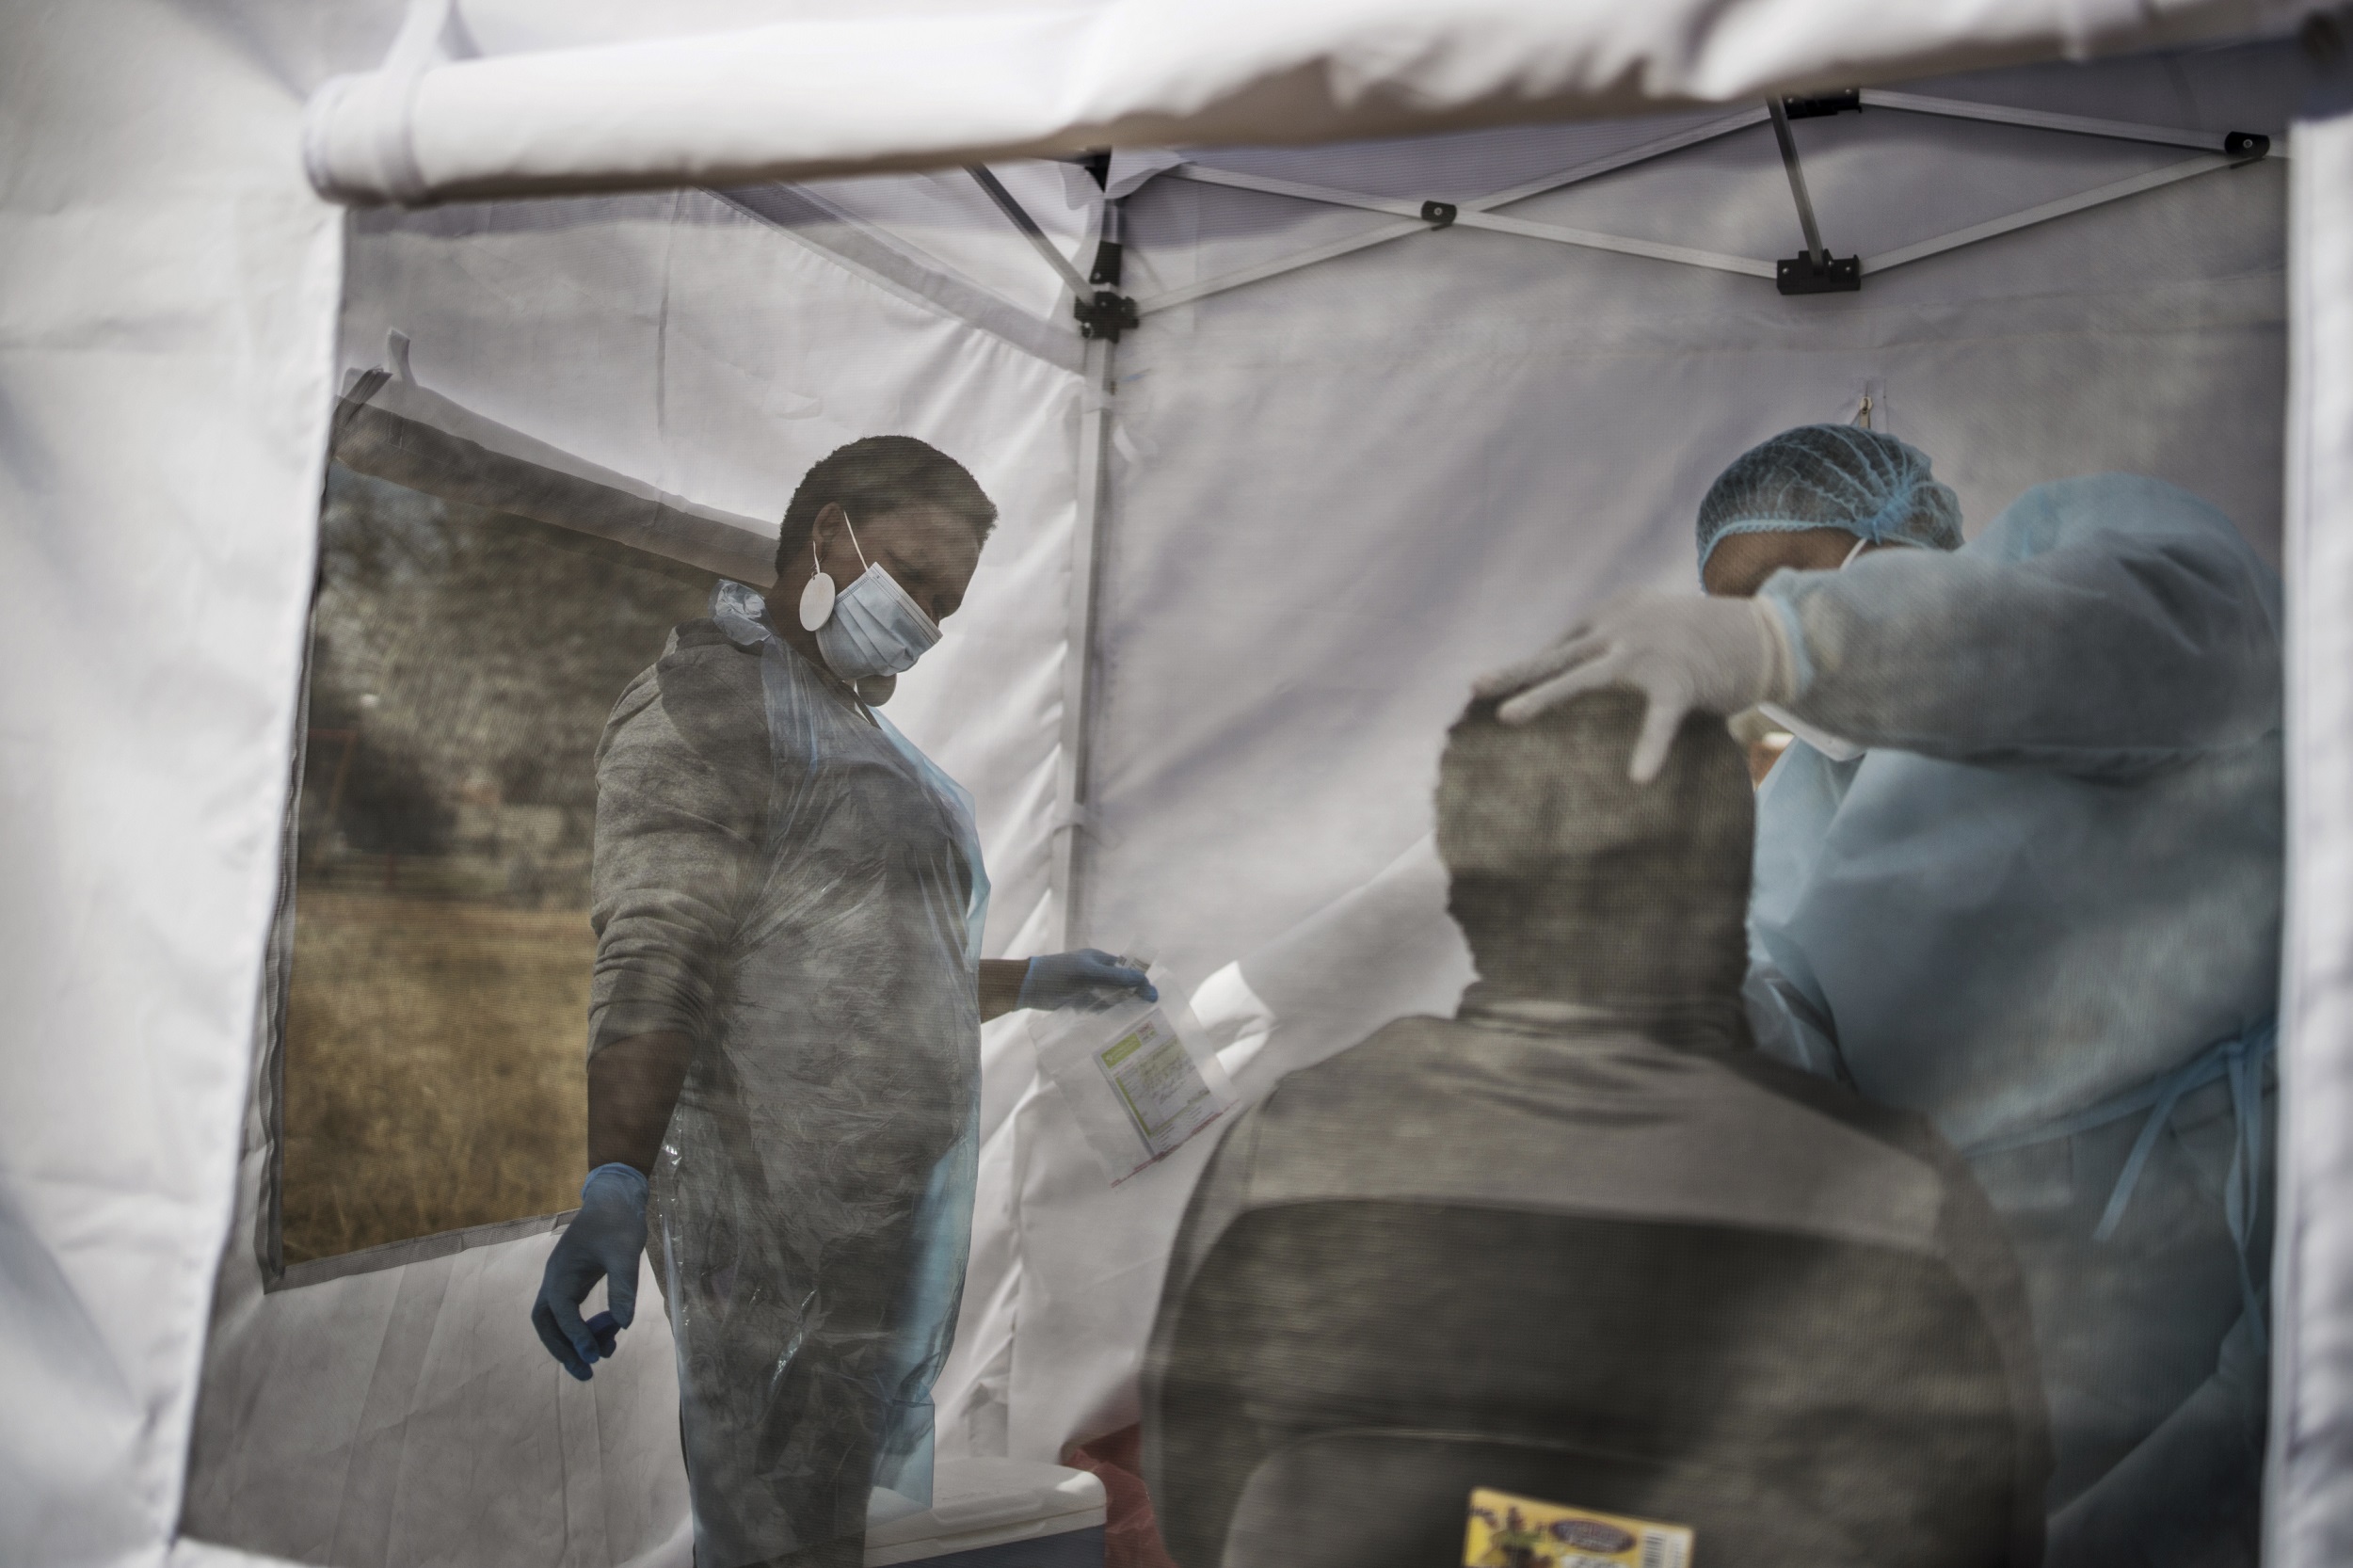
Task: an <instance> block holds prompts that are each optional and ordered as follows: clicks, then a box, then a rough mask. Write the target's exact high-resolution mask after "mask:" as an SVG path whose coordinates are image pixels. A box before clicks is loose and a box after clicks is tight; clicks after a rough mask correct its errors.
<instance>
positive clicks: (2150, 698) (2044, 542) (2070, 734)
mask: <svg viewBox="0 0 2353 1568" xmlns="http://www.w3.org/2000/svg"><path fill="white" fill-rule="evenodd" d="M1699 547H1700V558H1701V573H1702V580H1703V583H1704V585H1705V588H1706V590H1707V593H1708V595H1709V596H1710V597H1706V598H1692V597H1688V596H1668V595H1658V594H1637V595H1628V596H1625V597H1624V598H1622V599H1620V600H1616V601H1614V602H1612V603H1611V604H1609V605H1608V606H1607V607H1605V608H1603V609H1602V610H1601V611H1599V612H1598V613H1597V614H1595V615H1593V616H1592V617H1591V618H1590V619H1588V620H1587V621H1585V622H1584V623H1583V624H1582V625H1581V626H1579V627H1577V629H1575V630H1574V631H1573V632H1571V633H1570V634H1569V636H1567V637H1566V638H1564V639H1563V640H1562V642H1561V643H1560V644H1559V645H1557V646H1556V647H1555V648H1552V649H1550V650H1548V651H1547V652H1545V654H1543V655H1540V656H1538V657H1536V658H1534V659H1531V660H1529V661H1527V662H1526V663H1524V664H1519V665H1515V666H1513V667H1512V668H1510V669H1507V670H1502V671H1497V673H1496V674H1494V675H1492V676H1490V677H1488V678H1487V679H1486V680H1484V681H1482V683H1481V685H1482V689H1483V690H1485V691H1487V692H1489V693H1490V694H1494V693H1500V692H1507V691H1516V692H1518V693H1519V695H1518V696H1515V697H1514V698H1513V700H1512V701H1511V702H1510V703H1508V704H1507V705H1506V706H1505V707H1504V709H1503V714H1504V716H1505V717H1506V718H1507V719H1512V718H1518V719H1522V720H1524V719H1525V718H1527V717H1528V716H1530V715H1532V714H1534V713H1536V712H1542V711H1543V710H1545V708H1547V707H1549V706H1551V705H1553V704H1555V703H1558V702H1561V701H1563V700H1565V699H1566V698H1567V697H1569V696H1574V695H1575V694H1577V693H1578V692H1581V691H1585V690H1589V689H1592V688H1594V687H1598V686H1607V685H1632V686H1635V687H1638V688H1640V689H1641V690H1643V691H1644V692H1646V693H1647V694H1648V696H1649V699H1650V701H1649V724H1648V727H1647V728H1646V730H1645V732H1644V735H1643V738H1642V740H1641V743H1640V744H1638V746H1637V748H1636V751H1635V754H1634V757H1633V759H1632V761H1631V766H1632V771H1633V772H1634V774H1635V776H1637V777H1638V778H1641V777H1647V776H1651V775H1654V774H1656V772H1657V768H1658V766H1659V762H1660V760H1661V759H1662V758H1663V756H1664V754H1665V749H1666V744H1667V742H1668V741H1669V740H1670V739H1672V737H1673V733H1674V726H1675V723H1676V722H1677V720H1678V719H1679V718H1680V717H1681V716H1682V715H1683V714H1684V713H1685V712H1689V711H1690V710H1691V709H1694V708H1697V709H1701V710H1705V711H1709V712H1718V713H1723V714H1727V715H1730V714H1734V713H1738V712H1742V711H1744V710H1746V709H1748V708H1750V707H1751V706H1752V705H1757V704H1763V705H1765V707H1766V711H1767V712H1769V713H1770V714H1773V715H1775V716H1777V717H1778V718H1779V719H1780V720H1781V722H1782V723H1783V725H1784V726H1785V728H1787V729H1789V730H1790V731H1792V732H1793V733H1794V734H1795V735H1796V736H1797V737H1798V738H1797V740H1796V741H1795V742H1794V743H1793V744H1791V745H1790V746H1789V748H1788V750H1787V751H1786V752H1785V754H1784V755H1783V757H1782V758H1781V760H1779V762H1777V763H1776V764H1775V765H1774V767H1773V769H1772V772H1771V774H1770V775H1769V776H1768V777H1767V778H1766V780H1765V782H1764V784H1763V786H1762V789H1761V791H1760V792H1759V794H1758V797H1757V839H1756V863H1755V877H1754V888H1753V895H1752V903H1751V910H1750V956H1751V966H1752V967H1751V971H1750V975H1749V982H1748V987H1747V999H1748V1002H1749V1011H1750V1015H1751V1021H1752V1027H1753V1032H1754V1033H1755V1035H1756V1037H1757V1043H1758V1045H1759V1046H1760V1047H1761V1048H1764V1049H1766V1050H1768V1051H1769V1052H1772V1053H1773V1054H1776V1055H1779V1056H1782V1057H1784V1058H1785V1059H1786V1060H1788V1061H1790V1062H1792V1063H1795V1064H1800V1065H1802V1066H1805V1067H1808V1068H1811V1069H1812V1070H1814V1071H1816V1072H1818V1073H1821V1074H1824V1075H1826V1076H1830V1077H1834V1078H1837V1079H1840V1080H1844V1081H1846V1082H1849V1083H1850V1084H1851V1085H1853V1086H1854V1087H1855V1088H1856V1089H1857V1090H1859V1091H1860V1092H1861V1093H1862V1094H1864V1095H1865V1096H1869V1097H1871V1098H1873V1099H1877V1100H1880V1101H1881V1102H1883V1103H1886V1104H1889V1105H1895V1106H1900V1107H1903V1108H1906V1109H1909V1110H1913V1111H1917V1112H1924V1113H1926V1114H1927V1115H1929V1117H1930V1118H1932V1119H1933V1120H1934V1122H1935V1123H1936V1125H1937V1126H1938V1128H1941V1129H1942V1130H1943V1132H1944V1133H1945V1136H1946V1137H1947V1138H1949V1139H1950V1140H1951V1141H1952V1142H1953V1143H1954V1144H1957V1145H1958V1146H1959V1147H1960V1148H1961V1151H1962V1152H1963V1154H1964V1155H1965V1156H1966V1157H1967V1158H1968V1160H1969V1161H1970V1164H1971V1166H1972V1168H1973V1169H1974V1171H1975V1172H1976V1174H1977V1178H1978V1180H1979V1182H1980V1183H1981V1184H1982V1185H1983V1187H1984V1189H1985V1191H1986V1192H1987V1194H1988V1196H1989V1197H1991V1198H1992V1200H1993V1204H1994V1206H1995V1208H1997V1210H1998V1211H1999V1212H2000V1213H2001V1215H2002V1217H2003V1220H2004V1222H2005V1226H2006V1228H2007V1230H2008V1233H2009V1240H2010V1243H2011V1245H2012V1247H2013V1249H2014V1250H2015V1252H2016V1254H2017V1256H2018V1260H2019V1263H2020V1266H2021V1270H2022V1272H2023V1273H2024V1275H2025V1281H2026V1286H2027V1293H2028V1300H2029V1305H2030V1308H2031V1311H2032V1315H2033V1319H2034V1325H2035V1336H2036V1342H2037V1351H2038V1353H2039V1355H2040V1357H2041V1365H2042V1371H2043V1376H2044V1380H2045V1384H2046V1388H2047V1393H2048V1397H2049V1404H2050V1412H2051V1426H2052V1436H2053V1441H2054V1446H2055V1448H2056V1449H2057V1472H2056V1475H2055V1477H2054V1480H2053V1481H2052V1485H2051V1489H2050V1494H2049V1509H2050V1531H2049V1555H2048V1559H2047V1560H2048V1561H2049V1562H2050V1563H2052V1564H2053V1565H2055V1568H2079V1565H2099V1568H2106V1565H2109V1564H2124V1563H2131V1564H2144V1563H2146V1564H2177V1563H2178V1564H2185V1565H2186V1564H2197V1565H2201V1568H2202V1565H2204V1564H2217V1563H2249V1564H2251V1563H2253V1562H2254V1561H2255V1560H2256V1551H2257V1531H2258V1517H2259V1496H2260V1490H2261V1485H2260V1482H2261V1475H2262V1464H2263V1450H2264V1438H2265V1371H2266V1365H2267V1347H2266V1342H2265V1292H2264V1284H2265V1277H2266V1273H2267V1269H2268V1256H2267V1254H2268V1250H2269V1240H2270V1226H2271V1210H2270V1197H2271V1161H2270V1159H2269V1154H2268V1151H2269V1149H2270V1147H2271V1132H2272V1128H2273V1126H2274V1125H2275V1124H2274V1116H2275V1111H2276V1099H2275V1095H2276V1091H2275V1088H2274V1084H2275V1081H2276V1080H2275V1076H2274V1072H2273V1063H2272V1057H2273V1045H2274V1039H2275V1009H2276V1005H2277V997H2278V987H2279V944H2280V909H2281V862H2282V853H2283V825H2282V801H2281V634H2280V584H2279V580H2278V578H2277V576H2276V575H2275V574H2274V573H2273V572H2272V571H2271V570H2270V569H2269V568H2266V567H2265V565H2264V564H2263V562H2262V561H2261V560H2260V559H2258V558H2257V557H2256V555H2255V554H2254V552H2252V551H2251V550H2250V549H2249V547H2248V545H2247V543H2246V541H2245V540H2244V539H2243V538H2241V537H2240V536H2239V534H2238V532H2237V530H2236V529H2234V528H2233V526H2232V524H2231V521H2230V520H2229V519H2227V518H2226V517H2224V516H2223V515H2222V514H2221V513H2220V512H2218V511H2217V510H2216V509H2215V508H2214V507H2212V506H2210V505H2208V504H2206V503H2205V502H2203V501H2201V500H2200V499H2198V498H2197V497H2196V496H2194V495H2192V494H2190V493H2188V492H2187V491H2185V490H2183V489H2181V488H2177V487H2175V486H2172V485H2169V484H2165V483H2162V482H2160V481H2158V480H2155V479H2149V478H2143V477H2139V476H2136V475H2132V474H2122V473H2110V474H2103V475H2100V476H2097V477H2094V478H2085V479H2072V480H2067V481H2064V482H2061V483H2057V484H2049V485H2042V486H2039V487H2037V488H2034V489H2030V490H2028V491H2027V492H2026V493H2025V494H2024V495H2022V496H2020V497H2019V498H2018V499H2017V500H2016V501H2015V502H2013V503H2012V504H2010V506H2009V508H2008V509H2007V510H2006V511H2004V512H2003V513H2002V514H2001V515H2000V516H1999V517H1998V518H1996V519H1994V520H1993V522H1992V523H1990V524H1989V525H1988V526H1987V527H1986V528H1985V530H1984V531H1983V533H1982V534H1980V535H1979V536H1977V537H1976V538H1974V539H1971V540H1969V541H1968V542H1966V543H1964V542H1963V541H1962V536H1961V517H1960V512H1959V508H1958V506H1957V504H1956V503H1955V500H1954V497H1953V494H1952V491H1951V490H1949V489H1948V488H1945V486H1944V485H1942V484H1940V483H1938V482H1937V481H1936V480H1935V479H1934V477H1933V476H1932V475H1931V473H1930V472H1929V459H1928V458H1927V457H1926V456H1923V455H1922V454H1920V453H1919V452H1917V451H1915V450H1914V449H1913V448H1912V447H1909V446H1907V445H1905V444H1904V443H1902V442H1900V441H1897V440H1894V439H1892V438H1890V437H1888V436H1886V435H1883V434H1876V433H1873V432H1871V431H1868V430H1862V429H1856V428H1851V427H1849V426H1843V425H1809V426H1805V427H1802V428H1800V429H1795V430H1791V431H1788V432H1786V433H1785V434H1783V435H1781V436H1777V437H1775V438H1774V439H1773V440H1769V441H1767V442H1765V443H1764V444H1763V445H1761V446H1759V447H1756V448H1755V449H1753V451H1751V452H1749V453H1747V454H1746V455H1744V456H1741V457H1740V458H1739V459H1738V460H1737V462H1735V463H1734V464H1733V465H1732V466H1731V467H1730V468H1729V469H1727V470H1726V471H1725V472H1723V474H1722V475H1721V477H1720V478H1719V479H1718V480H1717V481H1716V484H1715V486H1714V488H1712V489H1711V490H1710V491H1709V492H1708V495H1707V497H1706V499H1705V503H1704V504H1703V505H1702V507H1701V511H1700V520H1699Z"/></svg>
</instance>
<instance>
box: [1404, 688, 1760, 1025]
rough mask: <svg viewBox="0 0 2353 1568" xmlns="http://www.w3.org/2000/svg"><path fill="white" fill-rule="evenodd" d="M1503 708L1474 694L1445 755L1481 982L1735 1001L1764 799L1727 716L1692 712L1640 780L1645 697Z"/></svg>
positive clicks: (1554, 991)
mask: <svg viewBox="0 0 2353 1568" xmlns="http://www.w3.org/2000/svg"><path fill="white" fill-rule="evenodd" d="M1495 710H1496V705H1495V703H1493V702H1489V701H1481V702H1475V703H1473V704H1472V705H1471V707H1470V708H1469V709H1468V710H1467V711H1466V712H1465V713H1464V714H1463V716H1462V718H1461V719H1459V720H1458V721H1456V723H1455V726H1454V728H1453V729H1452V730H1451V731H1449V735H1448V738H1447V748H1446V755H1445V757H1444V758H1443V759H1442V760H1441V761H1440V762H1439V765H1438V853H1439V855H1440V856H1441V857H1442V858H1444V859H1445V861H1446V865H1447V871H1448V872H1449V878H1450V881H1451V892H1450V894H1449V899H1448V908H1449V912H1450V913H1451V914H1452V915H1453V917H1454V921H1455V923H1456V924H1457V925H1459V926H1461V927H1462V928H1463V935H1464V936H1465V938H1466V939H1467V940H1468V941H1469V943H1470V950H1471V957H1472V959H1473V961H1474V962H1475V963H1476V964H1477V965H1478V967H1479V973H1480V977H1481V979H1482V980H1483V981H1485V982H1486V983H1487V984H1488V985H1489V986H1491V987H1493V988H1494V990H1495V991H1496V992H1498V993H1502V994H1505V995H1509V996H1513V997H1522V998H1529V999H1538V1000H1554V1001H1568V1002H1577V1003H1583V1004H1586V1005H1591V1006H1597V1007H1612V1008H1617V1009H1621V1010H1624V1011H1626V1012H1629V1013H1641V1012H1647V1011H1652V1010H1655V1009H1657V1008H1660V1007H1671V1008H1681V1007H1688V1006H1689V1005H1690V1004H1692V1003H1695V1002H1703V1001H1707V1000H1718V1001H1724V1000H1730V999H1733V998H1735V997H1737V994H1738V992H1739V988H1740V982H1741V978H1742V976H1743V975H1744V974H1745V972H1746V970H1747V967H1748V932H1747V916H1748V902H1749V852H1750V843H1751V839H1752V835H1753V822H1754V803H1753V798H1752V795H1751V792H1750V787H1749V775H1748V767H1747V764H1746V762H1745V760H1743V758H1742V755H1741V751H1740V747H1739V746H1738V744H1736V743H1735V742H1734V741H1733V739H1732V737H1731V736H1730V735H1729V734H1728V733H1726V732H1725V729H1724V725H1723V721H1722V720H1721V719H1717V718H1710V717H1707V716H1705V715H1702V714H1694V715H1692V716H1691V717H1690V718H1689V719H1687V720H1686V721H1685V722H1684V726H1683V729H1682V731H1681V733H1680V734H1678V735H1677V736H1676V737H1675V744H1674V749H1673V752H1672V753H1671V754H1670V755H1669V757H1668V759H1667V765H1666V767H1665V769H1664V770H1663V771H1662V772H1661V773H1660V774H1659V776H1658V777H1657V779H1656V780H1654V781H1653V782H1651V783H1649V784H1636V783H1633V782H1631V781H1630V780H1628V779H1627V777H1626V774H1625V757H1626V753H1627V752H1628V751H1629V750H1631V749H1632V747H1633V744H1634V738H1635V735H1636V733H1637V731H1639V730H1640V729H1641V722H1642V699H1641V696H1639V695H1638V694H1636V693H1634V692H1631V691H1604V692H1593V693H1589V694H1588V695H1586V696H1582V697H1578V698H1577V699H1576V700H1574V701H1572V702H1569V703H1566V704H1564V705H1562V706H1561V707H1560V708H1557V709H1554V710H1553V711H1552V712H1548V713H1545V715H1544V716H1543V717H1541V718H1539V719H1536V720H1534V721H1533V722H1531V723H1529V724H1526V725H1506V724H1504V723H1502V722H1501V721H1500V720H1498V719H1497V717H1496V712H1495Z"/></svg>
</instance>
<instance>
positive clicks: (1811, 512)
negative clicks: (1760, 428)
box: [1699, 424, 1961, 599]
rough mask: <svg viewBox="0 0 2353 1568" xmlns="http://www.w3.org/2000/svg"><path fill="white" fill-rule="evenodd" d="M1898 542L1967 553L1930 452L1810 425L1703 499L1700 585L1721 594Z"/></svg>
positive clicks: (1758, 452)
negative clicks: (1783, 572)
mask: <svg viewBox="0 0 2353 1568" xmlns="http://www.w3.org/2000/svg"><path fill="white" fill-rule="evenodd" d="M1891 545H1909V546H1912V547H1914V548H1917V549H1927V550H1958V549H1960V548H1961V504H1960V502H1958V501H1956V500H1955V499H1954V497H1953V492H1952V490H1951V489H1950V488H1947V487H1945V485H1943V484H1941V483H1939V482H1938V481H1937V478H1936V476H1935V475H1934V474H1933V473H1931V472H1929V459H1928V456H1927V454H1925V453H1923V452H1921V451H1920V450H1919V449H1918V448H1917V447H1913V446H1907V445H1906V444H1904V443H1903V442H1902V441H1899V440H1897V439H1896V438H1895V437H1893V436H1890V435H1887V434H1884V433H1883V432H1881V431H1877V430H1865V429H1861V428H1858V427H1857V426H1855V425H1851V424H1801V425H1800V426H1798V427H1797V428H1796V429H1794V430H1784V431H1783V432H1782V433H1781V434H1780V435H1778V436H1775V437H1774V438H1773V439H1772V440H1769V441H1764V442H1761V443H1759V444H1758V445H1755V446H1753V447H1751V448H1749V450H1748V451H1746V452H1743V453H1742V454H1740V456H1737V457H1736V458H1734V459H1733V462H1732V466H1731V467H1729V468H1727V469H1725V470H1724V472H1721V473H1720V474H1718V475H1717V476H1716V483H1715V484H1714V485H1712V486H1710V487H1709V488H1708V491H1707V496H1706V499H1705V500H1704V501H1702V502H1701V503H1700V519H1699V546H1700V584H1701V585H1702V586H1703V587H1705V589H1706V590H1707V591H1708V592H1709V593H1711V594H1715V595H1718V596H1720V597H1726V598H1734V599H1746V598H1748V597H1749V596H1750V595H1752V594H1753V593H1755V592H1756V590H1757V589H1758V588H1760V587H1762V586H1764V584H1765V580H1766V579H1767V578H1769V577H1770V576H1772V575H1773V573H1775V572H1777V571H1779V570H1781V569H1782V568H1784V567H1786V568H1790V569H1791V570H1794V571H1835V570H1837V569H1838V568H1840V567H1842V566H1844V565H1846V563H1847V562H1848V561H1849V560H1850V559H1852V558H1853V557H1854V556H1855V555H1857V554H1860V553H1863V552H1868V551H1874V550H1884V549H1886V548H1888V547H1889V546H1891Z"/></svg>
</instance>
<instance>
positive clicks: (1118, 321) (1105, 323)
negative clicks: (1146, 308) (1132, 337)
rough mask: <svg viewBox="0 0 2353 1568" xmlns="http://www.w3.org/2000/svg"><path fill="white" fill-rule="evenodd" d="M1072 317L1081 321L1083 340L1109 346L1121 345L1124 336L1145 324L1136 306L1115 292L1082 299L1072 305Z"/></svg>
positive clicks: (1099, 293) (1098, 290)
mask: <svg viewBox="0 0 2353 1568" xmlns="http://www.w3.org/2000/svg"><path fill="white" fill-rule="evenodd" d="M1070 313H1071V314H1072V315H1074V316H1076V317H1077V318H1078V320H1079V336H1080V337H1082V338H1100V339H1102V340H1103V341H1104V342H1105V343H1117V342H1118V341H1119V334H1120V333H1122V332H1126V331H1129V330H1132V329H1133V328H1136V327H1139V326H1141V325H1142V324H1143V318H1142V317H1141V316H1139V315H1138V314H1137V313H1136V302H1135V301H1134V300H1132V299H1130V298H1128V296H1126V295H1124V294H1120V293H1118V292H1116V291H1114V290H1112V289H1096V291H1095V294H1094V296H1093V297H1092V298H1089V297H1086V296H1080V298H1079V299H1077V300H1075V301H1073V302H1072V304H1071V307H1070Z"/></svg>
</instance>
